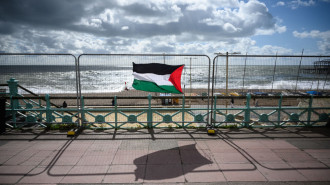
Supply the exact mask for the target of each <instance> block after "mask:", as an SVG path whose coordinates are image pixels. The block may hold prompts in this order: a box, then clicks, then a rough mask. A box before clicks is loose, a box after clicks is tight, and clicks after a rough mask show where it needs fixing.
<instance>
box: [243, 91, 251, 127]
mask: <svg viewBox="0 0 330 185" xmlns="http://www.w3.org/2000/svg"><path fill="white" fill-rule="evenodd" d="M250 100H251V94H250V93H248V94H247V95H246V107H245V114H244V127H249V123H250V120H251V119H250V111H251V110H250Z"/></svg>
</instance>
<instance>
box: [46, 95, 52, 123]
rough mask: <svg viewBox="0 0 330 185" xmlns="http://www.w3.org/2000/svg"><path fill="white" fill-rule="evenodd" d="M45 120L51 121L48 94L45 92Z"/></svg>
mask: <svg viewBox="0 0 330 185" xmlns="http://www.w3.org/2000/svg"><path fill="white" fill-rule="evenodd" d="M45 99H46V122H47V123H51V122H52V112H51V107H50V101H49V94H46V96H45Z"/></svg>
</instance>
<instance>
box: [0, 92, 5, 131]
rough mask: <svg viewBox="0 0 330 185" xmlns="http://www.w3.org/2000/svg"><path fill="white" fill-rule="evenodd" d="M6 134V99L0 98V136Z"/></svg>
mask: <svg viewBox="0 0 330 185" xmlns="http://www.w3.org/2000/svg"><path fill="white" fill-rule="evenodd" d="M5 132H6V98H5V97H0V134H2V133H5Z"/></svg>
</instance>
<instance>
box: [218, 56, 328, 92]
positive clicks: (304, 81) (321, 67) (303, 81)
mask: <svg viewBox="0 0 330 185" xmlns="http://www.w3.org/2000/svg"><path fill="white" fill-rule="evenodd" d="M329 59H330V56H284V55H229V56H226V55H219V56H217V57H215V59H214V62H215V65H214V70H215V72H214V91H215V93H224V91H223V89H226V86H227V88H228V89H229V92H228V93H233V92H237V93H242V92H243V93H244V92H245V93H246V92H251V93H254V92H273V91H274V92H282V91H284V90H288V92H290V91H294V92H297V91H303V92H305V91H311V90H317V91H318V90H329V89H330V82H329V80H328V74H329V73H330V65H329V64H330V62H329ZM227 61H228V68H226V63H227ZM226 74H228V78H227V75H226ZM226 81H228V82H227V83H226Z"/></svg>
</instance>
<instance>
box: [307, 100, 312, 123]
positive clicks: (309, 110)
mask: <svg viewBox="0 0 330 185" xmlns="http://www.w3.org/2000/svg"><path fill="white" fill-rule="evenodd" d="M312 106H313V95H311V97H310V99H309V104H308V114H307V126H311V116H312Z"/></svg>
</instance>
